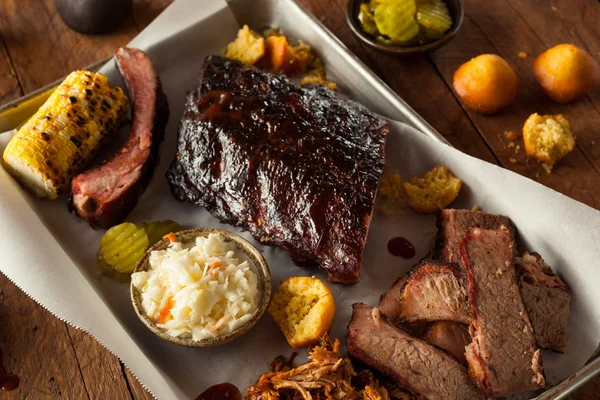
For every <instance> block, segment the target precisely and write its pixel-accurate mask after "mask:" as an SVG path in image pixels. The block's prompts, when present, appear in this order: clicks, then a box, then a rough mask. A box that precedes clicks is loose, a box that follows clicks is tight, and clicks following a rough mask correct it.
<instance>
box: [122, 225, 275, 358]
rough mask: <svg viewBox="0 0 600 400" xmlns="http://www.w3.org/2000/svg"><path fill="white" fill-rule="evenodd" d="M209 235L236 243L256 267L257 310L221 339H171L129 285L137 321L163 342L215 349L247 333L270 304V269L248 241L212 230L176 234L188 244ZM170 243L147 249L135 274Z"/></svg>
mask: <svg viewBox="0 0 600 400" xmlns="http://www.w3.org/2000/svg"><path fill="white" fill-rule="evenodd" d="M209 233H219V234H221V235H223V236H225V238H226V240H228V241H232V242H235V244H236V245H237V247H238V249H239V250H240V251H242V252H243V253H244V254H246V256H247V257H248V259H249V260H250V261H251V262H252V263H253V265H254V267H255V268H254V271H255V272H256V274H257V277H258V285H259V290H260V293H261V297H260V302H259V305H258V310H257V311H256V314H254V316H253V317H252V318H251V319H250V320H248V322H246V323H245V324H244V325H242V326H241V327H239V328H238V329H237V330H235V331H233V332H230V333H228V334H225V335H222V336H216V337H209V338H206V339H202V340H194V339H192V338H179V337H173V336H171V335H169V334H168V333H167V332H166V331H165V330H163V329H161V328H159V327H158V326H156V322H154V321H153V320H151V319H150V318H149V317H148V316H147V315H146V314H145V313H144V310H143V309H142V294H141V293H140V291H139V290H138V289H137V288H136V287H135V286H133V283H131V285H130V291H131V302H132V304H133V308H134V310H135V313H136V314H137V316H138V317H139V318H140V320H141V321H142V322H143V323H144V325H146V327H148V329H150V330H151V331H152V332H153V333H154V334H155V335H156V336H158V337H160V338H161V339H164V340H166V341H168V342H171V343H175V344H178V345H180V346H187V347H212V346H217V345H220V344H223V343H227V342H230V341H232V340H234V339H236V338H238V337H240V336H242V335H243V334H245V333H246V332H248V331H249V330H250V329H251V328H252V327H253V326H254V325H256V323H257V322H258V320H259V319H260V318H261V317H262V315H263V314H264V313H265V311H266V309H267V306H268V305H269V301H270V300H271V290H272V286H271V272H270V270H269V266H268V264H267V262H266V261H265V259H264V257H263V255H262V254H261V253H260V251H258V249H257V248H256V247H254V246H253V245H252V244H251V243H250V242H248V241H247V240H246V239H244V238H243V237H241V236H239V235H236V234H235V233H231V232H228V231H225V230H222V229H211V228H199V229H188V230H185V231H181V232H178V233H175V237H176V238H177V241H179V242H181V243H190V242H193V241H195V240H196V238H197V237H200V236H203V237H207V236H208V234H209ZM169 243H170V242H169V240H168V239H162V240H161V241H160V242H158V243H156V244H155V245H154V246H152V247H150V248H149V249H148V251H146V254H144V257H143V258H142V259H141V260H140V262H139V263H138V265H137V266H136V268H135V271H134V272H141V271H146V270H147V269H148V267H149V266H150V264H149V261H148V260H149V257H150V253H151V252H152V251H155V250H164V249H166V248H167V247H168V246H169Z"/></svg>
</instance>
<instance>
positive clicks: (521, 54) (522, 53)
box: [519, 51, 527, 58]
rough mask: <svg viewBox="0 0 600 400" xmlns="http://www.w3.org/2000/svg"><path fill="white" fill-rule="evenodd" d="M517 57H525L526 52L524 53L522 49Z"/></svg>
mask: <svg viewBox="0 0 600 400" xmlns="http://www.w3.org/2000/svg"><path fill="white" fill-rule="evenodd" d="M519 58H527V53H525V52H524V51H520V52H519Z"/></svg>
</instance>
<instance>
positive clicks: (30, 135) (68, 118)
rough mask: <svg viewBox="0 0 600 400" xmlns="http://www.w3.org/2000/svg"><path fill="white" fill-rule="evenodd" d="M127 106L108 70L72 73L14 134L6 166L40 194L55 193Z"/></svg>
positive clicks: (113, 127)
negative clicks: (112, 81) (111, 82)
mask: <svg viewBox="0 0 600 400" xmlns="http://www.w3.org/2000/svg"><path fill="white" fill-rule="evenodd" d="M127 107H128V102H127V97H125V94H124V93H123V90H122V89H121V88H119V87H111V86H110V84H109V83H108V79H107V78H106V76H105V75H103V74H100V73H94V72H89V71H76V72H73V73H71V74H70V75H69V76H67V78H66V79H65V80H64V81H63V82H62V83H61V84H60V85H59V86H58V87H57V88H56V90H55V91H54V92H53V93H52V94H51V95H50V97H49V98H48V100H46V102H45V103H44V104H43V105H42V106H41V107H40V109H39V110H38V111H37V112H36V113H35V114H34V115H33V116H32V117H31V118H30V119H29V121H27V122H26V123H25V125H23V127H21V129H19V131H18V132H17V134H16V135H15V136H14V137H13V138H12V139H11V141H10V143H9V144H8V146H7V147H6V149H5V150H4V163H5V166H6V169H7V170H8V172H9V173H10V174H11V175H13V177H15V179H16V180H17V181H19V182H20V183H21V184H22V185H23V186H25V187H26V188H27V189H29V190H30V191H31V192H33V193H34V194H35V195H36V196H39V197H48V198H51V199H55V198H56V197H57V196H58V194H59V193H60V192H61V191H62V190H63V189H65V188H67V187H68V185H69V183H70V181H71V178H72V177H73V176H74V175H75V174H77V173H79V172H80V171H81V170H82V169H83V168H84V167H85V166H86V165H87V164H88V162H89V161H91V159H92V158H93V156H94V155H95V154H96V152H97V151H98V149H99V148H100V147H101V145H102V144H103V143H104V142H105V140H106V139H107V138H108V137H111V136H113V135H114V133H115V132H116V131H117V130H118V128H119V127H120V126H121V124H122V122H123V120H124V119H125V116H126V114H127Z"/></svg>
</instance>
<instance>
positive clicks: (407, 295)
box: [399, 260, 469, 323]
mask: <svg viewBox="0 0 600 400" xmlns="http://www.w3.org/2000/svg"><path fill="white" fill-rule="evenodd" d="M465 287H466V282H465V276H464V274H463V273H462V271H460V269H459V268H457V267H456V266H453V265H445V264H441V263H438V262H436V261H429V260H424V261H421V262H420V263H419V264H417V265H416V266H415V267H413V269H412V270H411V272H410V273H409V275H408V279H407V280H406V282H405V283H404V285H403V286H402V289H401V291H400V298H399V302H400V319H401V320H403V321H408V322H415V321H440V320H451V321H459V322H463V323H468V322H469V316H468V311H467V293H466V290H465Z"/></svg>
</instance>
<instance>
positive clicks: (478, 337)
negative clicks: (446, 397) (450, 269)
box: [459, 226, 545, 396]
mask: <svg viewBox="0 0 600 400" xmlns="http://www.w3.org/2000/svg"><path fill="white" fill-rule="evenodd" d="M514 246H515V244H514V240H513V237H512V234H511V233H510V232H509V230H508V229H507V228H506V227H504V226H502V227H500V228H498V229H494V230H488V229H480V228H472V229H471V230H470V231H469V232H468V233H467V234H466V235H465V237H464V239H463V240H462V241H461V242H460V244H459V253H460V257H461V263H462V265H463V266H464V268H465V269H466V271H467V277H468V295H469V305H470V311H471V312H470V313H471V326H470V334H471V338H472V340H473V342H472V343H471V344H470V345H469V346H467V348H466V357H467V361H468V364H469V375H470V377H471V378H472V379H473V380H474V381H475V382H476V384H477V385H478V386H479V388H480V389H481V390H482V391H483V392H484V394H486V395H487V396H503V395H508V394H511V393H517V392H522V391H532V390H538V389H541V388H543V387H544V385H545V379H544V375H543V370H542V364H541V356H540V350H539V349H538V348H537V345H536V343H535V337H534V334H533V329H532V327H531V322H530V320H529V316H528V314H527V310H526V308H525V305H524V304H523V299H522V297H521V293H520V290H519V286H518V284H517V276H516V270H515V267H514V263H513V249H514Z"/></svg>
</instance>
